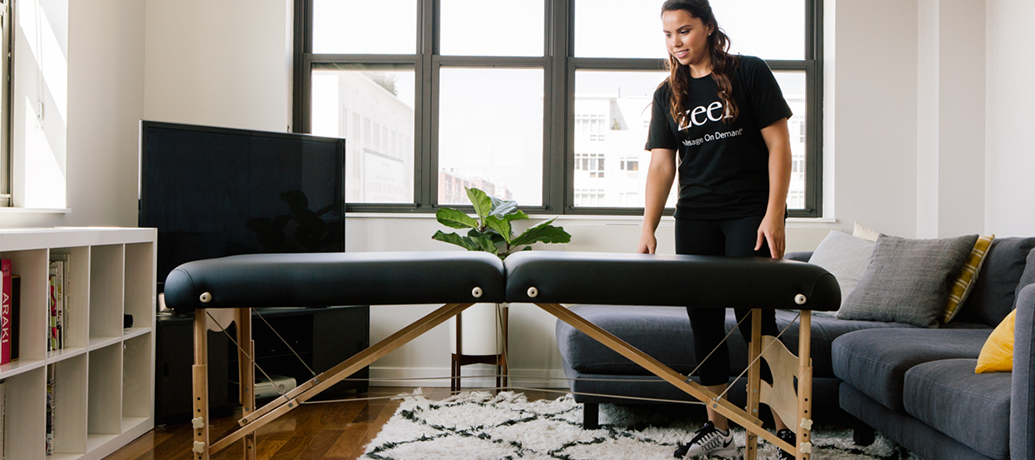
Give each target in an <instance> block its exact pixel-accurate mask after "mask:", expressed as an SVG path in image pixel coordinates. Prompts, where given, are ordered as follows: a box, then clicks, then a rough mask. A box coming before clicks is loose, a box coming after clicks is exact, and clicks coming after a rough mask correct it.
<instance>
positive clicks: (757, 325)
mask: <svg viewBox="0 0 1035 460" xmlns="http://www.w3.org/2000/svg"><path fill="white" fill-rule="evenodd" d="M761 353H762V310H760V309H757V308H755V309H752V310H751V340H750V342H748V362H749V363H752V364H751V367H749V368H748V380H747V406H746V407H744V410H746V411H747V413H748V414H751V415H752V416H754V417H756V418H758V399H759V394H758V392H759V388H760V387H761V383H760V380H761V379H762V364H761V362H760V361H759V360H758V355H760V354H761ZM746 439H747V441H746V443H745V445H744V460H755V459H756V458H758V435H756V434H755V433H753V432H752V431H750V430H748V431H747V437H746Z"/></svg>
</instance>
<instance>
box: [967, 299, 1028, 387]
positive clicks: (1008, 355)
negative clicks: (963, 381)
mask: <svg viewBox="0 0 1035 460" xmlns="http://www.w3.org/2000/svg"><path fill="white" fill-rule="evenodd" d="M1016 317H1017V310H1014V311H1012V312H1010V314H1009V315H1006V319H1004V320H1003V322H1001V323H999V325H998V326H996V328H995V330H994V331H992V335H989V336H988V340H986V341H985V345H984V346H982V347H981V354H979V355H978V361H977V366H976V367H975V368H974V372H975V373H977V374H984V373H986V372H1011V371H1013V331H1014V323H1015V318H1016Z"/></svg>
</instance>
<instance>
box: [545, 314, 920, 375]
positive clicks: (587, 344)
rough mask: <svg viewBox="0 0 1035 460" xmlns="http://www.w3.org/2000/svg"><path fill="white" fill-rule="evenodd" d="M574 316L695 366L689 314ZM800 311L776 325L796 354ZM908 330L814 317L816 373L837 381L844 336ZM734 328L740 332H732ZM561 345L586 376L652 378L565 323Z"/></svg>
mask: <svg viewBox="0 0 1035 460" xmlns="http://www.w3.org/2000/svg"><path fill="white" fill-rule="evenodd" d="M571 311H573V312H575V313H576V314H578V315H580V316H582V317H584V318H586V319H587V320H589V321H590V322H592V323H594V324H596V325H597V326H600V327H602V328H603V329H604V330H606V331H608V332H611V333H612V334H615V335H616V336H618V338H620V339H622V340H625V341H626V342H628V343H629V344H631V345H632V346H634V347H636V348H638V349H640V350H641V351H643V352H644V353H647V354H648V355H650V356H652V357H654V358H655V359H657V360H659V361H661V362H662V363H664V364H666V365H668V366H669V367H671V368H672V369H674V370H676V371H677V372H681V373H683V374H688V373H690V371H692V370H693V369H694V367H696V366H697V361H696V359H695V358H694V353H693V332H691V329H690V319H689V318H688V317H687V314H686V310H685V309H683V308H674V307H623V306H613V305H575V306H572V307H571ZM796 318H797V313H796V312H791V311H782V310H781V311H777V312H776V326H777V328H778V329H780V330H783V329H784V328H785V327H786V326H787V325H788V324H790V323H791V322H794V324H793V325H791V326H790V327H789V328H788V329H787V331H786V332H784V334H783V335H782V336H781V337H780V340H781V341H782V342H783V343H784V344H785V345H787V348H788V349H790V350H792V351H795V352H796V350H797V349H798V324H797V322H796V321H795V320H796ZM736 325H737V321H736V318H735V317H734V314H733V311H732V310H728V311H727V312H726V324H725V328H726V331H727V332H729V331H731V330H733V333H732V334H730V338H729V342H728V346H729V353H730V375H731V376H735V375H738V374H740V372H741V371H743V370H744V368H745V367H746V366H747V344H746V343H745V341H744V339H743V336H741V334H740V330H739V329H737V328H736ZM902 327H910V326H909V325H906V324H901V323H877V322H872V321H845V320H839V319H836V318H829V317H813V318H812V342H811V345H812V346H811V350H810V353H811V355H812V368H813V370H812V374H813V376H815V377H817V378H820V377H830V378H832V377H834V372H833V367H832V366H831V362H830V356H831V355H830V344H831V342H832V341H833V340H834V339H836V338H837V337H839V336H840V335H842V334H846V333H848V332H851V331H856V330H859V329H866V328H882V329H886V328H902ZM734 329H736V330H734ZM556 334H557V345H558V348H559V349H560V353H561V357H562V358H563V359H564V362H565V363H566V364H567V365H568V366H570V367H571V368H572V369H574V370H576V371H578V372H581V373H584V374H618V375H648V374H649V372H647V371H646V370H644V369H643V368H642V367H640V366H638V365H636V364H634V363H633V362H632V361H629V360H628V359H627V358H625V357H623V356H622V355H619V354H618V353H615V352H614V351H612V350H611V349H609V348H607V347H605V346H604V345H602V344H600V343H599V342H597V341H596V340H593V339H592V338H590V337H589V336H587V335H585V334H583V333H582V332H580V331H579V330H578V329H575V328H574V327H571V326H570V325H568V324H567V323H565V322H563V321H557V325H556Z"/></svg>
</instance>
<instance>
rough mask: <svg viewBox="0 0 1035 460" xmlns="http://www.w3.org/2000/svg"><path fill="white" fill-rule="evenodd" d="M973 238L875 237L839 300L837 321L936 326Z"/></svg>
mask: <svg viewBox="0 0 1035 460" xmlns="http://www.w3.org/2000/svg"><path fill="white" fill-rule="evenodd" d="M977 239H978V236H977V235H976V234H975V235H967V236H960V237H955V238H941V239H932V240H918V239H907V238H899V237H895V236H888V235H884V234H882V235H880V237H879V238H878V239H877V244H876V246H874V248H873V257H872V258H871V259H870V264H869V266H868V267H867V268H866V272H865V273H864V274H863V276H862V279H860V280H859V284H858V285H857V286H856V287H855V290H853V291H852V292H851V293H849V294H848V296H847V297H845V299H844V302H842V304H841V309H840V310H838V312H837V317H838V318H841V319H855V320H871V321H885V322H887V321H896V322H900V323H908V324H913V325H916V326H921V327H936V326H937V325H938V320H939V319H940V318H941V316H942V313H943V312H944V310H945V305H946V303H947V302H948V297H949V287H950V285H951V283H952V282H953V281H954V280H955V279H956V276H957V275H959V272H960V269H962V268H963V264H964V262H966V260H967V256H968V255H970V251H971V249H973V248H974V243H975V242H976V241H977Z"/></svg>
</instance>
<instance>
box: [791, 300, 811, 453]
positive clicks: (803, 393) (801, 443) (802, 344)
mask: <svg viewBox="0 0 1035 460" xmlns="http://www.w3.org/2000/svg"><path fill="white" fill-rule="evenodd" d="M811 346H812V312H811V311H809V310H801V320H800V321H799V323H798V420H793V421H790V422H788V423H787V425H788V426H790V427H791V428H792V429H793V430H794V431H796V432H797V433H798V444H797V445H796V446H795V448H796V449H795V450H796V451H797V458H798V459H799V460H808V459H809V458H810V457H811V452H812V356H811V355H810V350H811Z"/></svg>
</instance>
